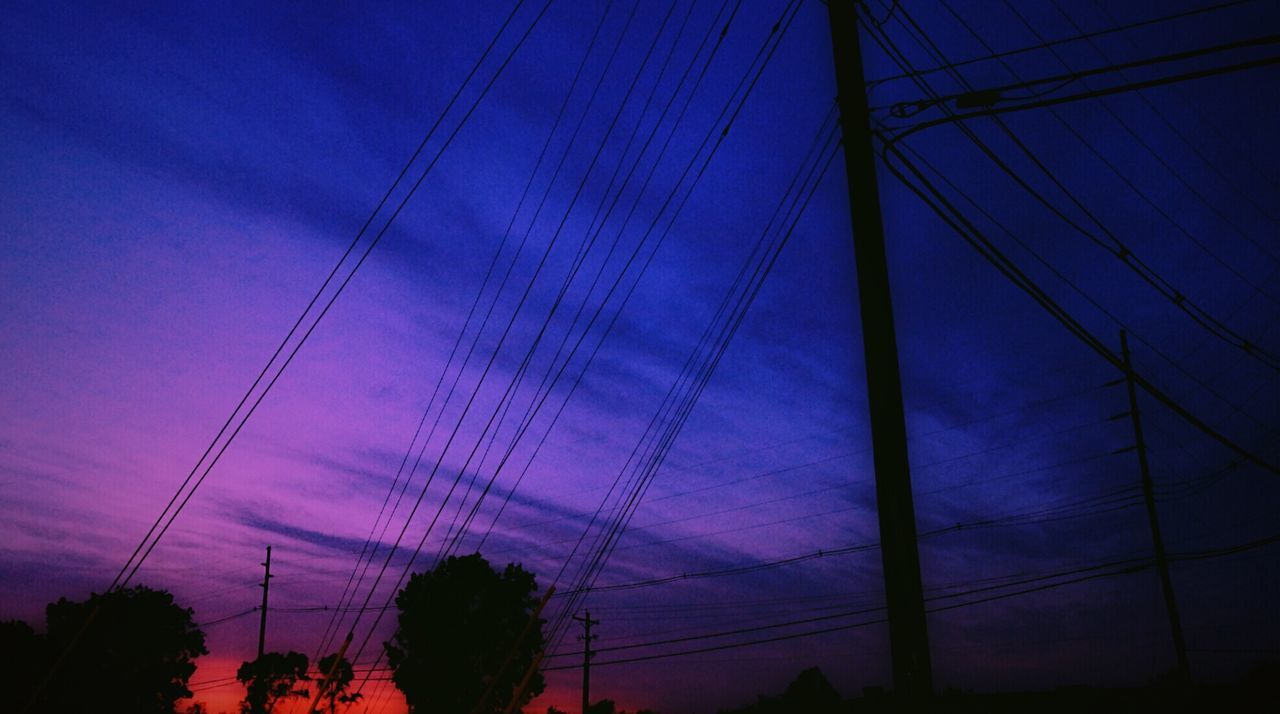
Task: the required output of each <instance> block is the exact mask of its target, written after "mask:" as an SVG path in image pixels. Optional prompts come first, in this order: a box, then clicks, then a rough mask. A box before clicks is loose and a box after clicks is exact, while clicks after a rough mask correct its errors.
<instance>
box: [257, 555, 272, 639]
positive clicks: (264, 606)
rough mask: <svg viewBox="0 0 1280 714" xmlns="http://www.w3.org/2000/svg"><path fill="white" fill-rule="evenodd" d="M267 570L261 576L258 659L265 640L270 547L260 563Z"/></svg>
mask: <svg viewBox="0 0 1280 714" xmlns="http://www.w3.org/2000/svg"><path fill="white" fill-rule="evenodd" d="M262 566H263V567H265V568H266V569H267V570H266V572H264V573H263V574H262V583H261V585H260V587H261V588H262V619H261V620H259V621H258V657H259V658H261V657H262V652H263V646H264V645H265V644H266V640H267V590H268V589H270V586H271V546H267V560H266V562H264V563H262Z"/></svg>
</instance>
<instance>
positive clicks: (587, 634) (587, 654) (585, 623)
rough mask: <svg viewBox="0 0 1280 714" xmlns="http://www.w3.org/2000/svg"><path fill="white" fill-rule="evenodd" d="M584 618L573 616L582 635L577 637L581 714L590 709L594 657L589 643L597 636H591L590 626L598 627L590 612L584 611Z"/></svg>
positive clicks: (598, 622) (597, 622)
mask: <svg viewBox="0 0 1280 714" xmlns="http://www.w3.org/2000/svg"><path fill="white" fill-rule="evenodd" d="M585 614H586V617H578V616H577V615H574V616H573V619H575V620H577V621H578V622H581V623H582V629H583V633H582V634H581V635H579V636H578V639H580V640H582V642H583V647H582V714H587V709H589V708H590V707H591V658H592V657H595V656H596V653H595V652H592V651H591V642H592V641H593V640H595V639H596V637H597V635H593V634H591V626H592V625H599V624H600V621H599V620H592V619H591V611H590V610H587V611H586V613H585Z"/></svg>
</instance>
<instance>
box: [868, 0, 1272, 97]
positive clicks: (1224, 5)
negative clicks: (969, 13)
mask: <svg viewBox="0 0 1280 714" xmlns="http://www.w3.org/2000/svg"><path fill="white" fill-rule="evenodd" d="M1254 1H1255V0H1231V1H1230V2H1221V3H1217V4H1214V5H1208V6H1205V7H1197V8H1191V9H1189V10H1185V11H1183V12H1177V13H1173V14H1170V15H1161V16H1159V17H1154V18H1151V19H1148V20H1140V21H1137V22H1130V23H1126V24H1116V25H1114V26H1112V27H1107V28H1104V29H1101V30H1095V31H1092V32H1083V31H1081V32H1080V34H1078V35H1073V36H1071V37H1064V38H1062V39H1057V40H1049V41H1042V42H1040V43H1039V44H1035V45H1031V46H1028V47H1019V48H1017V49H1012V50H1005V51H1002V52H993V53H991V54H988V55H984V56H982V57H974V58H972V59H967V60H959V61H956V62H948V63H945V64H943V65H941V66H937V67H927V68H925V69H920V70H912V71H909V72H902V73H900V74H895V75H890V76H887V77H880V78H877V79H873V80H870V81H869V82H868V83H867V84H868V86H877V85H880V84H885V83H887V82H892V81H895V80H899V79H914V78H918V77H923V76H925V75H928V74H936V73H938V72H950V71H953V70H955V69H956V68H959V67H965V66H967V65H971V64H977V63H979V62H989V61H991V60H994V59H1000V58H1003V57H1011V56H1013V55H1019V54H1025V53H1027V52H1035V51H1037V50H1043V49H1048V48H1051V47H1058V46H1061V45H1066V44H1071V43H1075V42H1080V41H1085V40H1092V39H1093V38H1095V37H1104V36H1106V35H1112V34H1117V33H1121V34H1122V33H1124V32H1126V31H1128V30H1135V29H1138V28H1141V27H1150V26H1152V25H1158V24H1163V23H1166V22H1172V21H1174V20H1181V19H1186V18H1189V17H1193V16H1196V15H1201V14H1205V13H1209V12H1217V11H1219V10H1225V9H1228V8H1233V7H1237V6H1239V5H1246V4H1249V3H1251V2H1254ZM888 19H889V17H885V19H884V20H883V21H880V22H877V23H876V24H877V26H879V25H880V24H883V23H884V22H887V21H888ZM873 22H875V21H874V20H873ZM1073 25H1074V23H1073ZM1076 29H1077V30H1080V28H1079V27H1078V26H1077V27H1076Z"/></svg>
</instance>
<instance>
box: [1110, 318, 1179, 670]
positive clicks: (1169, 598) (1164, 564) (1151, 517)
mask: <svg viewBox="0 0 1280 714" xmlns="http://www.w3.org/2000/svg"><path fill="white" fill-rule="evenodd" d="M1120 352H1121V354H1122V355H1123V357H1124V378H1125V385H1126V386H1127V387H1128V390H1129V417H1130V419H1132V420H1133V438H1134V442H1135V448H1136V450H1137V452H1138V468H1139V470H1141V472H1142V498H1143V500H1145V501H1146V502H1147V522H1148V523H1149V524H1150V525H1151V540H1152V542H1153V544H1154V545H1155V551H1156V569H1157V570H1159V571H1160V588H1161V589H1162V590H1163V591H1164V606H1165V610H1166V612H1167V613H1168V615H1169V630H1170V631H1171V632H1172V633H1173V649H1174V652H1175V653H1176V654H1177V657H1178V677H1179V678H1180V679H1181V680H1182V681H1183V682H1189V681H1191V663H1190V661H1189V660H1188V659H1187V642H1186V640H1185V639H1184V638H1183V636H1182V618H1181V617H1180V616H1179V615H1178V601H1177V600H1176V599H1175V598H1174V597H1173V579H1172V578H1170V577H1169V559H1168V557H1167V556H1166V555H1165V552H1164V537H1163V536H1161V535H1160V517H1159V514H1157V513H1156V498H1155V494H1154V493H1153V488H1152V484H1151V466H1150V465H1149V464H1148V463H1147V441H1146V438H1145V437H1144V436H1143V434H1142V414H1141V413H1140V412H1139V411H1138V385H1137V383H1136V382H1135V381H1134V379H1133V364H1132V363H1131V362H1130V361H1129V336H1128V335H1127V334H1125V331H1124V330H1121V331H1120Z"/></svg>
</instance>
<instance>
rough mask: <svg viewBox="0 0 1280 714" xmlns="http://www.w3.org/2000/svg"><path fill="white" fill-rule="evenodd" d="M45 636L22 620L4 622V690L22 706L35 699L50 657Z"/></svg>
mask: <svg viewBox="0 0 1280 714" xmlns="http://www.w3.org/2000/svg"><path fill="white" fill-rule="evenodd" d="M45 649H46V648H45V642H44V638H43V637H41V636H40V635H37V634H36V633H35V630H32V629H31V626H30V625H28V624H27V623H25V622H23V621H21V620H7V621H4V622H0V691H2V692H4V698H5V699H7V700H9V701H14V702H17V703H18V704H19V706H21V705H24V704H26V703H27V702H28V701H30V699H31V695H32V694H33V692H32V686H33V685H34V684H35V682H37V681H39V679H40V677H41V676H43V674H44V672H43V669H42V668H43V667H44V665H45V663H46V661H47V659H48V657H47V654H46V652H45Z"/></svg>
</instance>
